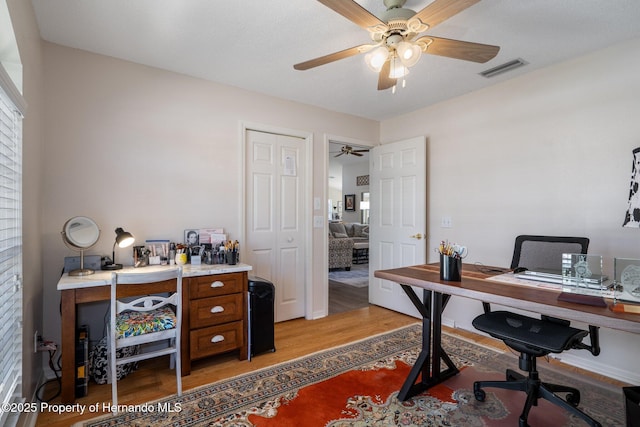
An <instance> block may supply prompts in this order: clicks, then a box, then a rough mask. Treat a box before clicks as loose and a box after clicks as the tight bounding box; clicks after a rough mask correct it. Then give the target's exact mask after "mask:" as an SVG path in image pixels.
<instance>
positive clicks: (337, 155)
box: [333, 153, 344, 157]
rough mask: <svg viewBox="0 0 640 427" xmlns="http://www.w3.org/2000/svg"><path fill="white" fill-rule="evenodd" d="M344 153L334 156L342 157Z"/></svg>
mask: <svg viewBox="0 0 640 427" xmlns="http://www.w3.org/2000/svg"><path fill="white" fill-rule="evenodd" d="M343 154H344V153H340V154H336V155H335V156H333V157H340V156H342V155H343Z"/></svg>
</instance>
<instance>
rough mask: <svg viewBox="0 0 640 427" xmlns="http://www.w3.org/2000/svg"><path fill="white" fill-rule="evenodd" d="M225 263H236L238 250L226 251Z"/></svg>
mask: <svg viewBox="0 0 640 427" xmlns="http://www.w3.org/2000/svg"><path fill="white" fill-rule="evenodd" d="M226 258H227V259H226V263H227V264H229V265H236V264H237V263H238V251H227V253H226Z"/></svg>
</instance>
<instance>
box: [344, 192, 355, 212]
mask: <svg viewBox="0 0 640 427" xmlns="http://www.w3.org/2000/svg"><path fill="white" fill-rule="evenodd" d="M344 210H345V211H351V212H354V211H355V210H356V195H355V194H345V195H344Z"/></svg>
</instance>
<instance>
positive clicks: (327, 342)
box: [36, 306, 617, 427]
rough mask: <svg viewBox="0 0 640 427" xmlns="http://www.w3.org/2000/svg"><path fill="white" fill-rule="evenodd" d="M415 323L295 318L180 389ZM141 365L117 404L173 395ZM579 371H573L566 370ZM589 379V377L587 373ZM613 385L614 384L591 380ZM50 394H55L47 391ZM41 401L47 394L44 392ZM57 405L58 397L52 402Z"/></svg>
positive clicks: (351, 316) (70, 417) (95, 392)
mask: <svg viewBox="0 0 640 427" xmlns="http://www.w3.org/2000/svg"><path fill="white" fill-rule="evenodd" d="M417 321H418V319H416V318H413V317H409V316H405V315H403V314H400V313H396V312H393V311H389V310H386V309H384V308H380V307H377V306H368V307H365V308H362V309H358V310H354V311H348V312H343V313H339V314H335V315H332V316H328V317H325V318H322V319H318V320H305V319H296V320H291V321H288V322H281V323H277V324H276V326H275V345H276V351H275V352H273V353H263V354H260V355H257V356H255V357H254V358H253V360H252V361H250V362H249V361H239V360H238V359H237V354H235V353H232V354H227V355H222V356H218V357H213V358H209V359H206V360H202V361H198V362H194V364H193V368H192V372H191V375H189V376H186V377H183V379H182V384H183V390H185V391H186V390H189V389H192V388H194V387H198V386H202V385H205V384H209V383H211V382H214V381H218V380H220V379H224V378H230V377H233V376H236V375H241V374H244V373H247V372H251V371H253V370H256V369H260V368H264V367H267V366H271V365H274V364H277V363H281V362H285V361H288V360H292V359H295V358H298V357H302V356H305V355H307V354H310V353H314V352H318V351H321V350H324V349H327V348H331V347H335V346H338V345H342V344H345V343H349V342H353V341H356V340H360V339H363V338H367V337H369V336H372V335H376V334H380V333H383V332H386V331H391V330H394V329H397V328H399V327H402V326H406V325H409V324H412V323H416V322H417ZM446 330H447V332H450V333H454V334H457V335H460V336H462V337H465V338H468V339H471V340H473V341H475V342H477V343H479V344H483V345H488V346H494V347H498V348H504V346H503V345H502V343H499V342H497V341H495V340H493V339H491V338H487V337H483V336H480V335H477V334H474V333H471V332H466V331H461V330H459V329H455V330H452V329H449V328H447V329H446ZM159 362H160V363H159ZM159 362H158V361H145V362H143V363H141V368H140V369H138V370H137V371H136V372H134V373H132V374H130V375H129V376H127V377H126V378H124V379H123V380H121V381H119V382H118V390H119V393H118V395H119V404H136V403H144V402H148V401H152V400H156V399H160V398H162V397H164V396H167V395H170V394H173V393H175V375H174V373H173V371H171V370H169V369H168V361H167V360H161V359H159ZM569 369H572V370H573V371H576V372H580V370H579V369H577V368H569ZM588 375H590V376H594V375H593V374H588ZM596 377H597V378H599V379H601V380H605V381H609V382H611V383H614V384H617V382H616V381H612V380H608V379H607V378H602V377H601V376H596ZM48 392H49V395H51V394H52V393H55V390H48ZM44 397H45V398H47V394H46V393H45V396H44ZM110 400H111V386H110V385H97V384H95V383H90V384H89V395H88V396H87V397H84V398H80V399H78V400H77V403H80V404H84V405H91V404H94V403H101V402H109V401H110ZM54 403H59V398H56V399H54V400H53V401H52V402H51V404H54ZM97 415H101V414H95V413H94V414H85V415H84V416H80V415H79V414H77V413H70V414H64V415H55V414H52V413H41V414H40V415H39V416H38V421H37V424H36V425H37V426H51V427H68V426H70V425H72V424H73V423H76V422H78V421H81V420H84V419H90V418H93V417H95V416H97Z"/></svg>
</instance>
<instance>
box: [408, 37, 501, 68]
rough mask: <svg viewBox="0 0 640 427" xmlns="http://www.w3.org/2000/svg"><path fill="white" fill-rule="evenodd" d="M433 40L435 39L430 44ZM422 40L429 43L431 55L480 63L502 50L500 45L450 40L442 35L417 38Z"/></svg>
mask: <svg viewBox="0 0 640 427" xmlns="http://www.w3.org/2000/svg"><path fill="white" fill-rule="evenodd" d="M431 40H433V41H432V42H431V44H429V42H430V41H431ZM421 41H422V42H424V43H426V44H429V47H427V50H426V53H429V54H431V55H439V56H447V57H449V58H455V59H462V60H464V61H472V62H479V63H485V62H487V61H489V60H491V59H493V58H495V56H496V55H497V54H498V52H499V51H500V46H492V45H489V44H481V43H472V42H465V41H462V40H450V39H444V38H441V37H431V36H425V37H420V38H419V39H417V40H416V42H421Z"/></svg>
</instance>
